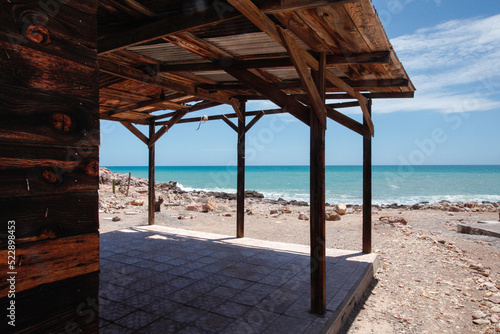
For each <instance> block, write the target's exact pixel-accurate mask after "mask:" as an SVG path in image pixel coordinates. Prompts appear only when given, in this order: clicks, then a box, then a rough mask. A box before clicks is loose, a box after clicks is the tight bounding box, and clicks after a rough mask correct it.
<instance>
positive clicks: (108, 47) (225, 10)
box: [98, 0, 357, 53]
mask: <svg viewBox="0 0 500 334" xmlns="http://www.w3.org/2000/svg"><path fill="white" fill-rule="evenodd" d="M356 1H357V0H315V1H310V0H288V1H281V0H258V4H259V5H260V8H261V9H262V10H263V11H264V12H266V13H269V14H274V13H280V12H284V11H293V10H297V9H304V8H315V7H321V6H328V5H331V4H335V3H351V2H356ZM240 15H241V14H240V13H239V12H238V11H237V10H234V8H232V7H231V6H227V5H226V4H225V3H223V2H221V3H215V4H213V5H207V6H206V7H204V8H203V9H202V10H200V11H192V12H191V11H190V12H187V13H184V14H183V15H173V16H172V15H170V16H168V17H162V18H159V19H157V20H155V21H153V22H148V23H146V24H144V25H141V26H139V27H135V28H132V29H125V27H124V28H123V29H117V30H118V31H120V32H119V33H115V34H108V35H106V36H100V39H99V41H98V52H99V53H107V52H111V51H114V50H118V49H123V48H125V47H127V46H132V45H136V44H141V43H145V42H149V41H152V40H154V39H158V38H161V37H162V36H166V35H168V34H172V33H176V32H179V31H184V30H187V29H190V28H195V27H200V26H203V25H207V24H212V23H215V22H218V21H225V20H229V19H232V18H234V17H237V16H240Z"/></svg>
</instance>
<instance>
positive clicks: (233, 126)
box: [221, 115, 240, 132]
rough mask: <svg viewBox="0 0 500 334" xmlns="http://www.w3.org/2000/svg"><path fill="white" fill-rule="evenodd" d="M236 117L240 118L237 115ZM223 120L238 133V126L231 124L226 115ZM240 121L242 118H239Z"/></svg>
mask: <svg viewBox="0 0 500 334" xmlns="http://www.w3.org/2000/svg"><path fill="white" fill-rule="evenodd" d="M236 117H238V115H236ZM221 119H222V120H223V121H224V123H226V124H227V125H229V126H230V127H231V129H233V130H234V131H236V132H238V127H237V126H236V125H234V123H233V122H231V121H230V120H229V118H228V117H227V116H226V115H222V118H221ZM238 119H240V118H239V117H238Z"/></svg>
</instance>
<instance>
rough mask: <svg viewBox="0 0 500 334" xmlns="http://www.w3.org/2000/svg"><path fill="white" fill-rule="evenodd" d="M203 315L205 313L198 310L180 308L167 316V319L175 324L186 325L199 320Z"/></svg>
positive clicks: (187, 307) (185, 307) (188, 307)
mask: <svg viewBox="0 0 500 334" xmlns="http://www.w3.org/2000/svg"><path fill="white" fill-rule="evenodd" d="M205 313H207V311H205V310H200V309H197V308H194V307H191V306H181V307H179V308H177V309H175V310H174V311H172V312H170V313H169V314H167V317H168V318H169V319H172V320H175V321H177V322H180V323H185V324H188V323H193V322H194V321H195V320H197V319H199V318H201V317H202V316H203V315H204V314H205Z"/></svg>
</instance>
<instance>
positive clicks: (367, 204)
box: [363, 100, 372, 254]
mask: <svg viewBox="0 0 500 334" xmlns="http://www.w3.org/2000/svg"><path fill="white" fill-rule="evenodd" d="M371 102H372V101H371V100H368V112H369V113H370V114H371V111H372V103H371ZM364 125H365V126H367V124H366V120H364ZM371 252H372V138H371V137H370V136H364V137H363V253H365V254H369V253H371Z"/></svg>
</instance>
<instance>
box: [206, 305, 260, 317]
mask: <svg viewBox="0 0 500 334" xmlns="http://www.w3.org/2000/svg"><path fill="white" fill-rule="evenodd" d="M250 308H251V307H250V306H248V305H243V304H238V303H235V302H232V301H227V302H224V303H223V304H221V305H219V306H217V307H216V308H214V309H213V310H212V312H214V313H217V314H220V315H224V316H227V317H231V318H236V319H237V318H239V317H241V316H242V315H243V314H245V313H246V312H248V311H249V310H250Z"/></svg>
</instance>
